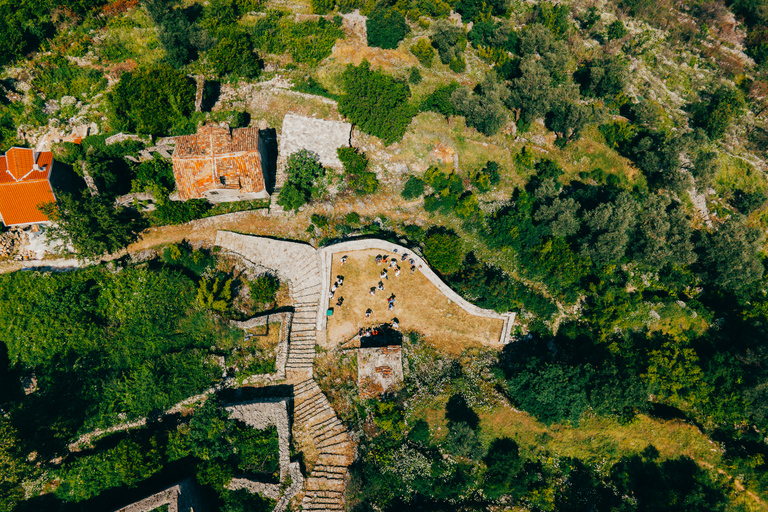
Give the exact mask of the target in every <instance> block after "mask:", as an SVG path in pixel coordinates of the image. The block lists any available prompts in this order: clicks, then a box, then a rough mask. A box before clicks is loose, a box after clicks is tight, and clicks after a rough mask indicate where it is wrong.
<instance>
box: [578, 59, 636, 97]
mask: <svg viewBox="0 0 768 512" xmlns="http://www.w3.org/2000/svg"><path fill="white" fill-rule="evenodd" d="M573 77H574V79H575V80H576V82H578V83H579V85H580V86H581V92H582V94H584V95H585V96H592V97H594V98H613V97H616V96H618V95H619V94H621V93H622V92H624V88H625V87H626V85H627V81H628V80H629V64H628V63H627V62H626V61H624V60H622V59H621V58H619V57H617V56H604V57H602V58H595V59H591V60H588V61H586V62H584V63H583V64H582V65H581V66H579V69H578V70H577V71H576V73H574V76H573Z"/></svg>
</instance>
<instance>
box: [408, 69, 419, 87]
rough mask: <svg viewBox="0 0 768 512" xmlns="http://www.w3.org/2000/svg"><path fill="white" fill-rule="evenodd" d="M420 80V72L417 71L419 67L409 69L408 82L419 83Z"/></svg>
mask: <svg viewBox="0 0 768 512" xmlns="http://www.w3.org/2000/svg"><path fill="white" fill-rule="evenodd" d="M421 80H422V76H421V72H420V71H419V68H417V67H415V66H414V67H412V68H411V70H410V71H409V72H408V83H409V84H413V85H417V84H420V83H421Z"/></svg>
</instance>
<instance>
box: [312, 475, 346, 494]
mask: <svg viewBox="0 0 768 512" xmlns="http://www.w3.org/2000/svg"><path fill="white" fill-rule="evenodd" d="M306 489H307V490H308V491H312V490H317V491H340V492H343V491H344V481H343V480H339V479H337V478H333V479H331V478H315V477H313V476H310V477H309V478H307V484H306Z"/></svg>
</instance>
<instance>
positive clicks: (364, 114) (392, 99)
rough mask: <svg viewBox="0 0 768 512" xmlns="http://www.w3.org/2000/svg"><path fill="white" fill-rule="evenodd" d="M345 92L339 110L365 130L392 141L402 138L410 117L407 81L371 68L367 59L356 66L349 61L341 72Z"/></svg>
mask: <svg viewBox="0 0 768 512" xmlns="http://www.w3.org/2000/svg"><path fill="white" fill-rule="evenodd" d="M341 78H342V84H343V88H344V95H343V96H342V97H341V98H340V99H339V111H340V112H341V114H342V115H344V116H346V117H347V118H348V119H349V120H350V121H352V122H353V123H354V124H356V125H358V126H359V127H360V129H361V130H362V131H364V132H366V133H369V134H371V135H374V136H376V137H379V138H380V139H382V140H383V141H384V142H385V143H386V144H392V143H393V142H397V141H399V140H400V139H402V138H403V135H404V134H405V130H406V129H407V128H408V125H409V124H410V122H411V119H412V118H413V114H414V112H413V108H412V107H411V105H410V104H409V103H408V99H409V98H410V96H411V91H410V89H409V88H408V84H405V83H402V82H400V81H397V80H395V79H394V78H392V77H391V76H388V75H386V74H384V73H382V72H381V71H378V70H377V71H372V70H371V65H370V64H369V63H368V61H367V60H363V62H362V63H361V64H360V65H359V66H353V65H351V64H350V65H348V66H347V69H346V70H345V71H344V73H342V77H341Z"/></svg>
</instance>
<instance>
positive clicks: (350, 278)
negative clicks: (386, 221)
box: [328, 250, 503, 354]
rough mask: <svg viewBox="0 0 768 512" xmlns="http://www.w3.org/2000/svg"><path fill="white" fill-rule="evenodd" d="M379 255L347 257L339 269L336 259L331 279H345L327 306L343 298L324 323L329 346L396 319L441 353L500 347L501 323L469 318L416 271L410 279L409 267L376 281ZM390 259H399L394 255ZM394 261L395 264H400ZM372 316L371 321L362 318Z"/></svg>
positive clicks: (405, 265)
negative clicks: (368, 313)
mask: <svg viewBox="0 0 768 512" xmlns="http://www.w3.org/2000/svg"><path fill="white" fill-rule="evenodd" d="M377 254H389V253H386V252H382V251H378V250H365V251H352V252H349V253H346V255H347V257H348V258H349V259H348V260H347V263H346V264H345V265H344V266H342V265H341V257H342V254H341V253H338V254H335V255H334V257H333V265H332V269H331V275H332V276H334V277H335V276H336V275H343V276H344V285H343V286H342V287H340V288H339V289H338V290H336V295H335V297H334V298H333V299H331V304H330V305H331V306H334V305H335V304H336V301H337V300H338V298H339V297H344V304H343V306H342V307H335V308H334V314H333V316H331V317H329V318H328V340H329V342H330V343H331V344H332V345H336V344H340V343H343V342H345V341H348V340H349V339H351V338H352V337H354V336H355V335H356V334H357V332H358V329H359V328H361V327H372V326H376V325H380V324H383V323H389V322H391V321H392V319H393V318H397V319H398V321H399V323H400V328H401V329H402V330H404V331H410V330H414V331H418V332H420V333H422V334H423V335H424V337H425V339H426V340H427V342H429V343H430V344H432V345H433V346H435V347H436V348H438V349H439V350H442V351H445V352H448V353H452V354H459V353H461V351H462V350H464V349H465V348H467V347H469V346H479V345H491V344H496V343H498V340H499V336H500V335H501V328H502V324H503V322H502V321H501V320H499V319H493V318H485V317H478V316H474V315H470V314H469V313H467V312H466V311H464V310H463V309H461V308H460V307H459V306H458V305H456V304H455V303H454V302H453V301H450V300H449V299H448V298H447V297H445V296H444V295H443V294H442V293H441V292H440V291H439V290H438V289H437V287H436V286H435V285H433V284H432V283H431V282H430V281H429V280H428V279H427V278H426V277H425V276H424V275H423V274H422V273H421V272H420V271H419V270H417V271H416V273H415V274H411V271H410V265H409V264H408V263H407V262H400V267H401V272H400V276H399V277H395V271H394V269H392V268H388V269H387V270H388V277H389V279H385V278H381V279H380V277H379V275H380V272H381V271H382V269H383V268H384V267H385V265H383V264H382V265H376V263H375V261H374V258H375V256H376V255H377ZM389 255H390V256H397V255H396V254H394V253H391V254H389ZM399 259H400V258H399V256H398V260H399ZM379 281H381V282H382V283H383V284H384V290H383V291H381V290H377V291H376V292H375V294H374V295H371V294H370V291H369V290H370V289H371V287H374V288H375V287H376V286H377V283H378V282H379ZM391 295H394V296H395V309H394V311H389V309H388V303H387V298H388V297H390V296H391ZM367 309H371V310H372V314H371V316H370V318H366V317H365V312H366V310H367Z"/></svg>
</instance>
